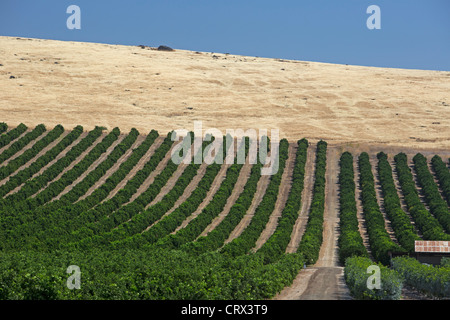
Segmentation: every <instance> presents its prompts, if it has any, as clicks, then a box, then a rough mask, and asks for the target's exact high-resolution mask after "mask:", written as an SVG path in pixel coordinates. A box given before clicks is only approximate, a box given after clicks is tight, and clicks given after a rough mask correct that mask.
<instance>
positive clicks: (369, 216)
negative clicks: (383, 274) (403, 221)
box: [358, 152, 404, 265]
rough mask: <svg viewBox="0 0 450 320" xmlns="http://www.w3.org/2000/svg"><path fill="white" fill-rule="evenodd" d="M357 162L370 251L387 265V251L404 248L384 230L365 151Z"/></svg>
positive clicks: (398, 250)
mask: <svg viewBox="0 0 450 320" xmlns="http://www.w3.org/2000/svg"><path fill="white" fill-rule="evenodd" d="M358 164H359V172H360V185H361V197H362V203H363V213H364V219H365V221H366V224H367V233H368V234H369V243H370V248H371V252H372V255H373V257H374V258H375V260H377V261H379V262H381V263H383V264H385V265H387V264H389V251H395V252H403V251H404V249H403V248H401V247H400V246H398V245H397V244H396V243H394V242H393V241H392V240H391V238H390V236H389V234H388V232H387V231H386V227H385V221H384V217H383V214H382V213H381V211H380V207H379V205H378V202H377V196H376V192H375V181H374V177H373V173H372V166H371V164H370V161H369V155H368V154H367V153H366V152H363V153H361V154H360V156H359V159H358Z"/></svg>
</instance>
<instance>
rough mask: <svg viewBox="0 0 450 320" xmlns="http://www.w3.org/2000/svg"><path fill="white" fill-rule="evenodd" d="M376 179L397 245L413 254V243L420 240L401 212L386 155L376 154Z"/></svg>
mask: <svg viewBox="0 0 450 320" xmlns="http://www.w3.org/2000/svg"><path fill="white" fill-rule="evenodd" d="M378 177H379V179H380V184H381V191H382V194H383V205H384V209H385V210H386V215H387V217H388V218H389V220H390V221H391V226H392V228H393V230H394V232H395V237H396V239H397V240H398V242H399V244H400V245H401V246H402V247H403V248H404V249H405V250H406V251H408V252H414V241H416V240H420V237H419V236H417V234H416V231H415V229H414V227H413V225H412V224H411V221H410V219H409V217H408V216H407V214H406V213H405V212H404V211H403V210H402V208H401V205H400V199H399V197H398V193H397V189H396V187H395V184H394V179H393V177H392V168H391V165H390V164H389V162H388V160H387V155H386V154H385V153H383V152H380V153H378Z"/></svg>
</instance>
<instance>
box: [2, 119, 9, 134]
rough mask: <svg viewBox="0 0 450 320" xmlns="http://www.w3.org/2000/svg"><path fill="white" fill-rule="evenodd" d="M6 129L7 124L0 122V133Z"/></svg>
mask: <svg viewBox="0 0 450 320" xmlns="http://www.w3.org/2000/svg"><path fill="white" fill-rule="evenodd" d="M6 130H8V125H7V124H6V123H5V122H0V134H3V133H4V132H5V131H6Z"/></svg>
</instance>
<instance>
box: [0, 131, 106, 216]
mask: <svg viewBox="0 0 450 320" xmlns="http://www.w3.org/2000/svg"><path fill="white" fill-rule="evenodd" d="M101 133H102V129H100V128H99V127H96V128H95V129H94V130H92V131H91V132H89V134H88V135H87V136H86V137H85V138H84V139H83V140H82V141H80V143H78V144H77V145H76V146H74V147H72V148H71V149H70V150H69V151H68V152H67V154H66V155H65V156H64V157H62V158H61V159H59V160H58V161H57V162H55V163H54V164H53V165H51V166H50V167H49V168H47V169H46V170H45V171H44V172H43V173H42V174H40V175H38V176H36V177H34V178H32V179H30V180H27V181H26V182H25V183H24V185H23V186H22V187H21V188H20V190H19V191H18V192H16V193H14V194H12V195H10V196H7V197H6V199H5V202H4V203H5V206H13V205H16V204H20V203H22V201H23V200H25V199H26V198H28V197H30V196H31V195H33V194H35V193H37V192H38V191H39V190H40V189H42V188H43V187H45V186H47V184H48V183H49V182H50V181H52V180H54V179H55V178H56V177H57V176H58V175H59V174H60V173H61V172H62V171H63V170H64V168H66V167H67V166H69V165H70V164H71V163H72V162H73V161H74V160H75V159H76V158H77V157H79V156H80V154H81V153H82V152H83V151H85V150H86V149H87V148H88V147H89V146H91V145H92V144H93V143H94V141H95V140H96V139H97V138H98V137H99V136H100V135H101ZM19 208H20V206H19ZM27 208H29V207H22V208H20V209H21V210H20V209H19V211H23V210H26V209H27Z"/></svg>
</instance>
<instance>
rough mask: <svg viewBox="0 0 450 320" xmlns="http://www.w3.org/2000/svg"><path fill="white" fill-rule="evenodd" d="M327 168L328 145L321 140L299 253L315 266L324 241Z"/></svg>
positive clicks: (318, 145) (318, 146) (318, 144)
mask: <svg viewBox="0 0 450 320" xmlns="http://www.w3.org/2000/svg"><path fill="white" fill-rule="evenodd" d="M326 166H327V143H326V142H325V141H322V140H320V141H319V142H318V143H317V151H316V164H315V167H316V169H315V172H314V187H313V198H312V201H311V208H310V211H309V216H308V222H307V224H306V229H305V232H304V233H303V236H302V239H301V241H300V244H299V246H298V249H297V252H298V253H301V254H303V256H304V257H305V260H306V263H308V264H314V263H315V262H316V261H317V259H318V258H319V251H320V247H321V245H322V240H323V235H322V234H323V211H324V208H325V172H326Z"/></svg>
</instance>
